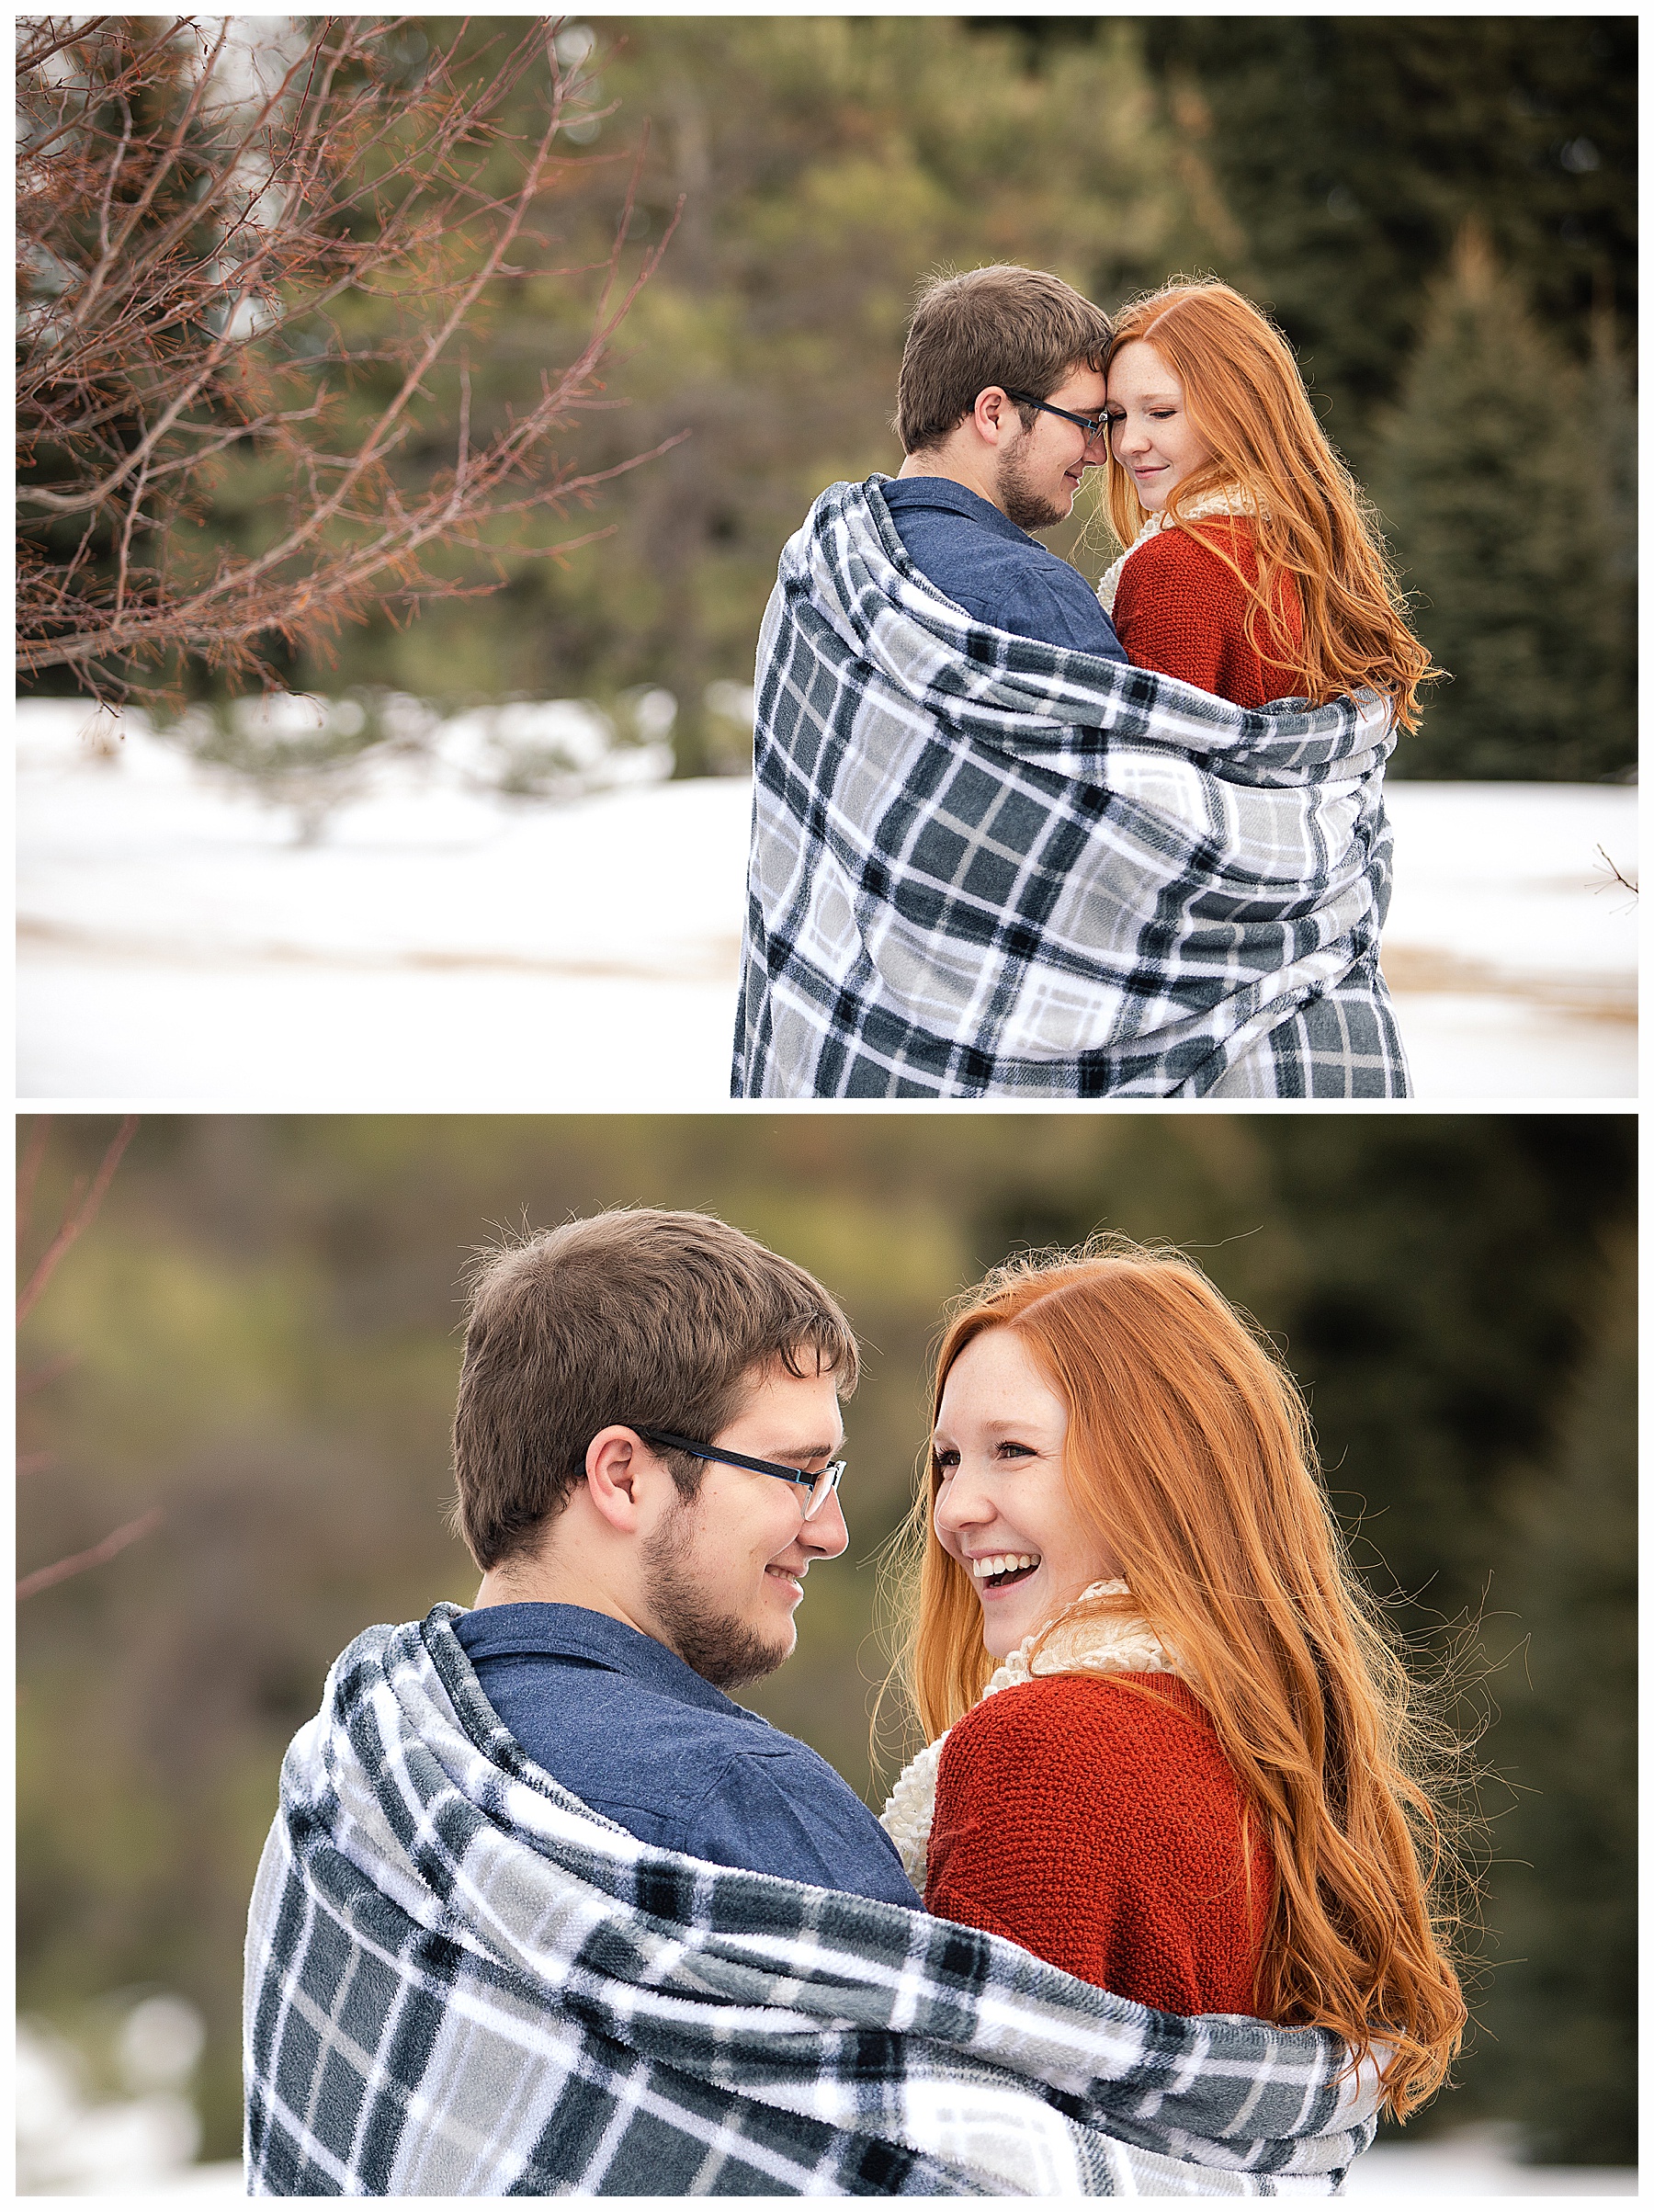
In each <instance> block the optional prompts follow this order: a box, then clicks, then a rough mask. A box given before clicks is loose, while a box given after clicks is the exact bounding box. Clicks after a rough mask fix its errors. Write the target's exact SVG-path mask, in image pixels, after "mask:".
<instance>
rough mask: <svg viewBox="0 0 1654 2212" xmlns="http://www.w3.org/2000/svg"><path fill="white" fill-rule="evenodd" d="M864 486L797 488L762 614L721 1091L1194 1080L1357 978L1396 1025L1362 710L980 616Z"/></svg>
mask: <svg viewBox="0 0 1654 2212" xmlns="http://www.w3.org/2000/svg"><path fill="white" fill-rule="evenodd" d="M880 482H882V479H880V478H878V477H877V476H875V477H870V478H869V479H868V480H867V482H866V483H865V484H849V483H841V484H834V485H833V487H832V488H831V490H829V491H827V492H824V493H822V494H821V498H820V499H818V500H817V502H816V504H815V505H814V507H813V508H812V509H811V511H810V516H809V519H808V520H807V521H806V523H805V525H804V527H803V528H802V529H800V530H799V532H798V534H797V535H796V536H795V537H794V538H793V539H791V540H790V541H789V542H788V544H787V548H786V550H785V551H784V553H783V554H782V558H781V570H780V575H779V578H778V580H777V582H776V589H775V592H774V594H773V595H772V596H771V599H770V603H769V607H768V609H767V611H766V613H765V620H764V629H763V633H762V635H761V638H760V641H759V647H758V670H757V709H756V729H755V732H754V782H753V841H752V856H751V862H750V866H749V869H748V896H747V915H746V927H745V938H744V944H743V947H742V993H741V1004H740V1007H739V1010H738V1013H737V1017H736V1031H735V1054H734V1069H733V1074H732V1078H731V1093H732V1095H734V1096H736V1097H749V1098H761V1097H793V1098H797V1097H822V1098H835V1097H836V1098H887V1097H889V1098H975V1097H988V1096H995V1097H998V1096H1056V1097H1079V1098H1088V1097H1104V1096H1108V1097H1156V1098H1160V1097H1198V1096H1201V1095H1205V1094H1206V1093H1207V1092H1209V1091H1211V1090H1213V1089H1214V1088H1215V1087H1216V1085H1217V1084H1218V1083H1219V1082H1220V1081H1221V1080H1222V1078H1223V1076H1224V1074H1225V1073H1226V1072H1227V1071H1228V1070H1229V1067H1230V1066H1231V1065H1233V1064H1234V1063H1236V1062H1237V1061H1240V1060H1241V1059H1242V1058H1243V1057H1244V1056H1245V1054H1246V1053H1247V1052H1248V1050H1249V1049H1250V1048H1251V1047H1252V1045H1253V1044H1254V1043H1255V1042H1256V1041H1257V1040H1258V1039H1259V1038H1263V1036H1265V1035H1266V1034H1267V1033H1268V1032H1269V1031H1270V1030H1271V1029H1273V1028H1274V1026H1275V1025H1276V1024H1277V1023H1280V1022H1283V1021H1285V1020H1286V1018H1287V1017H1288V1016H1289V1015H1291V1014H1292V1013H1293V1012H1294V1011H1295V1010H1296V1009H1297V1008H1298V1007H1300V1006H1303V1005H1305V1004H1308V1002H1309V1001H1311V1000H1312V999H1315V998H1317V997H1319V996H1323V995H1327V994H1331V993H1338V992H1339V991H1340V990H1341V989H1342V988H1343V987H1344V985H1345V983H1346V980H1351V979H1354V980H1352V981H1351V988H1352V989H1353V990H1354V992H1355V993H1357V994H1358V995H1360V996H1361V998H1362V999H1363V1002H1364V1004H1365V1003H1366V1002H1367V1001H1369V1000H1371V998H1372V995H1373V993H1377V994H1378V1003H1379V1004H1382V1005H1383V1007H1384V1013H1385V1024H1380V1025H1379V1026H1380V1027H1385V1025H1386V1024H1387V1025H1388V1028H1387V1034H1388V1037H1389V1038H1391V1039H1392V1040H1393V1039H1394V1022H1393V1019H1392V1018H1390V1017H1389V1015H1388V1001H1386V1000H1384V998H1383V993H1384V985H1383V982H1382V980H1381V979H1379V978H1378V976H1377V972H1376V960H1375V957H1374V956H1376V947H1377V942H1378V933H1379V929H1380V927H1381V926H1382V924H1383V921H1384V916H1385V913H1386V910H1387V908H1388V903H1389V861H1390V834H1389V830H1388V824H1387V822H1386V821H1385V815H1384V804H1383V779H1384V764H1385V761H1386V759H1387V758H1388V754H1389V752H1390V750H1391V748H1392V746H1393V744H1394V742H1395V741H1394V733H1393V731H1392V729H1391V726H1390V717H1389V711H1388V707H1387V706H1386V705H1385V703H1384V702H1383V701H1381V700H1379V699H1376V698H1373V697H1372V696H1371V695H1370V694H1363V695H1362V697H1361V698H1360V699H1359V700H1357V701H1350V700H1340V701H1338V702H1337V703H1336V704H1334V705H1332V706H1331V707H1324V708H1320V709H1304V708H1297V707H1295V706H1294V705H1293V704H1292V703H1291V702H1286V703H1284V704H1283V705H1282V706H1281V707H1280V708H1278V709H1272V710H1270V711H1267V712H1254V711H1252V710H1250V709H1244V708H1241V707H1234V706H1230V705H1229V703H1228V702H1227V701H1226V700H1223V699H1218V698H1212V697H1210V696H1209V695H1208V694H1207V693H1206V692H1203V691H1196V690H1195V689H1194V688H1193V686H1190V685H1187V684H1181V683H1178V682H1177V681H1176V680H1175V679H1173V678H1172V677H1170V676H1161V675H1153V674H1151V673H1150V671H1148V670H1146V669H1140V668H1132V667H1129V666H1127V665H1125V664H1121V663H1118V662H1113V661H1099V660H1093V659H1092V658H1091V657H1090V656H1089V655H1088V654H1084V653H1079V652H1067V651H1064V650H1063V649H1061V648H1060V647H1058V646H1052V645H1044V644H1041V643H1038V642H1037V641H1033V640H1030V639H1027V638H1016V637H1012V636H1011V635H1009V634H1008V633H1007V632H1004V631H1001V630H990V629H987V628H985V627H984V626H982V625H980V624H979V623H976V622H974V621H972V620H971V618H969V616H968V615H966V614H965V613H963V612H962V611H961V610H960V609H959V608H958V607H955V606H953V605H952V604H951V602H949V601H948V600H946V599H945V598H943V597H942V596H941V595H940V594H939V593H938V592H937V591H936V590H935V588H934V587H933V586H932V585H931V584H929V583H928V582H927V581H926V579H925V578H924V577H923V575H922V574H921V573H919V571H918V570H917V569H916V568H915V567H914V566H913V564H912V562H911V561H910V560H909V558H908V556H907V554H906V552H905V551H904V550H903V549H902V546H901V539H900V538H899V537H898V536H897V533H896V530H895V527H894V526H893V524H892V523H891V520H890V515H889V508H888V507H887V506H886V505H885V502H884V499H883V496H882V494H881V493H880V491H879V484H880ZM1389 1049H1390V1050H1391V1052H1392V1059H1393V1064H1392V1065H1391V1066H1390V1067H1389V1068H1388V1070H1387V1072H1386V1081H1387V1083H1388V1089H1387V1090H1386V1091H1384V1092H1383V1093H1382V1094H1380V1095H1387V1096H1396V1095H1401V1094H1403V1093H1404V1092H1405V1090H1406V1069H1405V1062H1404V1061H1402V1060H1401V1058H1400V1053H1399V1041H1396V1042H1393V1043H1392V1045H1391V1047H1390V1048H1389ZM1363 1095H1366V1094H1365V1092H1364V1093H1363Z"/></svg>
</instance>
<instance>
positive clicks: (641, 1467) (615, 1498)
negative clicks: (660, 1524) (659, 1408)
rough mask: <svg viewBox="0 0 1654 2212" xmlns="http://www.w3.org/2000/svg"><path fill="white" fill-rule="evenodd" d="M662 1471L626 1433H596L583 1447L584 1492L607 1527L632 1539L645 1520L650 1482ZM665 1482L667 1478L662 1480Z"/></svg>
mask: <svg viewBox="0 0 1654 2212" xmlns="http://www.w3.org/2000/svg"><path fill="white" fill-rule="evenodd" d="M663 1471H664V1470H663V1469H661V1467H660V1465H659V1462H658V1461H657V1460H655V1459H654V1458H653V1457H652V1456H651V1453H650V1452H649V1451H648V1450H647V1448H646V1447H645V1446H643V1445H642V1444H641V1443H640V1442H639V1440H638V1438H637V1436H636V1435H634V1434H633V1432H632V1431H631V1430H630V1429H624V1428H619V1427H611V1428H606V1429H599V1430H598V1432H597V1434H596V1435H595V1436H594V1437H593V1438H592V1441H591V1442H590V1444H588V1445H587V1446H586V1489H587V1492H589V1493H590V1496H591V1500H592V1503H593V1505H594V1506H595V1509H596V1511H597V1512H598V1513H599V1514H601V1515H602V1517H603V1519H604V1520H606V1522H607V1523H608V1525H609V1526H610V1527H611V1528H613V1529H616V1530H617V1531H618V1532H619V1533H620V1534H621V1535H623V1536H635V1535H636V1534H637V1532H638V1530H639V1529H640V1527H641V1526H642V1525H643V1522H644V1519H645V1517H646V1514H647V1509H648V1504H649V1500H648V1497H647V1496H646V1494H645V1493H646V1492H648V1491H650V1490H651V1489H652V1487H653V1484H652V1482H651V1480H650V1478H651V1476H652V1475H656V1474H660V1473H662V1472H663ZM666 1480H668V1481H670V1480H671V1477H670V1476H669V1475H668V1476H667V1477H666Z"/></svg>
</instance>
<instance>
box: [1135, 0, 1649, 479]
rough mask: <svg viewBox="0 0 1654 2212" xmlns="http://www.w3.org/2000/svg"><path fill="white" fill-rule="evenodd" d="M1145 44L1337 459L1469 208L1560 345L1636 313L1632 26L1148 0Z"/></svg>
mask: <svg viewBox="0 0 1654 2212" xmlns="http://www.w3.org/2000/svg"><path fill="white" fill-rule="evenodd" d="M1144 40H1145V50H1146V53H1147V56H1148V59H1149V62H1150V66H1151V67H1152V68H1153V69H1154V70H1155V71H1156V73H1157V75H1158V76H1159V79H1160V81H1161V85H1163V86H1164V88H1165V91H1166V93H1167V96H1168V101H1169V105H1170V107H1171V109H1172V112H1173V118H1174V119H1175V120H1176V121H1177V123H1178V125H1179V128H1180V130H1181V131H1182V133H1183V136H1184V143H1185V144H1186V146H1187V148H1188V150H1189V152H1190V153H1191V155H1192V156H1194V157H1195V158H1197V159H1198V160H1199V161H1200V162H1201V163H1202V164H1204V165H1205V166H1206V167H1207V169H1208V170H1209V172H1210V174H1211V176H1212V179H1213V183H1214V186H1215V187H1216V189H1217V191H1218V193H1219V194H1220V195H1221V198H1222V199H1223V201H1224V203H1225V205H1226V207H1227V209H1228V210H1229V215H1230V217H1231V219H1232V220H1233V221H1234V222H1235V224H1236V225H1237V226H1238V229H1239V232H1240V233H1241V244H1240V249H1239V251H1237V252H1236V253H1234V254H1233V255H1232V257H1231V259H1230V260H1229V263H1227V264H1226V265H1225V266H1223V267H1220V270H1219V273H1220V274H1221V275H1223V276H1226V277H1229V278H1230V280H1231V281H1232V282H1234V283H1236V284H1239V285H1240V286H1241V288H1242V289H1244V290H1249V291H1252V293H1253V294H1254V296H1256V297H1258V298H1261V299H1263V300H1265V301H1268V302H1269V303H1270V305H1271V311H1272V312H1274V314H1275V315H1276V316H1277V317H1278V318H1279V320H1280V322H1281V323H1282V326H1283V327H1284V329H1285V330H1286V334H1287V335H1288V336H1289V337H1290V338H1291V339H1292V341H1293V344H1294V345H1295V346H1297V348H1298V350H1299V353H1300V356H1301V357H1303V358H1304V360H1305V363H1306V367H1307V368H1308V370H1309V372H1310V373H1311V374H1312V376H1313V378H1314V380H1315V386H1316V389H1317V391H1319V392H1321V393H1323V394H1325V395H1326V400H1327V404H1328V429H1329V431H1330V434H1331V437H1332V438H1333V440H1334V441H1335V443H1336V444H1337V445H1338V446H1339V447H1340V448H1342V450H1343V451H1344V452H1345V453H1347V454H1348V456H1349V458H1350V459H1351V461H1352V463H1353V464H1354V467H1355V468H1356V469H1357V470H1358V471H1359V470H1362V469H1365V466H1366V464H1367V441H1368V435H1369V430H1370V425H1371V422H1372V417H1373V414H1374V411H1375V409H1376V408H1377V407H1379V406H1381V405H1383V404H1384V403H1386V402H1388V401H1390V400H1392V399H1393V398H1394V396H1395V393H1396V390H1397V386H1398V383H1399V378H1400V375H1401V370H1402V367H1403V364H1404V362H1405V360H1406V357H1407V355H1408V351H1409V348H1410V342H1411V337H1412V332H1413V328H1414V326H1415V323H1416V318H1417V312H1418V305H1419V296H1420V292H1421V290H1422V287H1423V285H1424V284H1425V282H1426V281H1427V280H1428V278H1430V277H1431V275H1432V274H1433V272H1434V271H1435V270H1436V269H1438V268H1439V267H1441V265H1442V263H1443V262H1444V259H1445V257H1446V255H1447V253H1448V251H1449V249H1450V247H1451V245H1452V243H1453V240H1454V237H1455V235H1456V233H1457V231H1458V230H1459V229H1460V227H1461V226H1462V225H1463V224H1464V223H1465V222H1466V221H1467V220H1470V219H1472V218H1474V219H1475V220H1477V221H1480V222H1481V223H1482V224H1483V225H1484V226H1485V227H1486V229H1487V231H1488V233H1489V235H1490V239H1491V241H1492V244H1493V246H1494V249H1495V251H1496V252H1497V253H1498V255H1500V257H1501V260H1502V261H1503V262H1504V263H1505V264H1506V265H1507V266H1508V267H1510V268H1512V270H1513V271H1514V272H1515V274H1516V276H1517V277H1518V278H1519V280H1520V281H1521V283H1522V285H1523V287H1524V290H1525V292H1526V294H1527V296H1528V298H1529V299H1530V300H1532V301H1533V302H1534V304H1535V308H1536V310H1537V311H1538V312H1539V313H1540V314H1541V315H1542V317H1543V318H1544V321H1545V323H1546V328H1547V329H1550V330H1554V331H1556V332H1557V333H1558V335H1560V337H1561V339H1562V341H1563V343H1564V345H1565V346H1566V347H1567V349H1568V351H1569V354H1570V355H1571V356H1572V357H1573V358H1574V359H1576V360H1579V361H1583V360H1584V359H1585V357H1586V356H1587V354H1588V353H1589V351H1590V330H1591V323H1592V318H1593V316H1595V315H1596V314H1598V313H1600V312H1602V311H1603V309H1604V308H1606V309H1607V310H1608V311H1609V312H1612V313H1613V314H1614V316H1615V317H1616V318H1618V319H1619V321H1620V322H1621V323H1622V325H1623V326H1624V327H1626V328H1629V327H1630V326H1631V324H1632V323H1633V320H1634V318H1635V315H1636V311H1637V23H1636V20H1635V18H1633V17H1614V16H1594V17H1587V16H1567V17H1561V16H1558V17H1532V16H1528V17H1524V16H1417V15H1403V16H1325V15H1309V16H1159V17H1152V18H1150V20H1149V21H1148V22H1147V23H1146V24H1145V25H1144Z"/></svg>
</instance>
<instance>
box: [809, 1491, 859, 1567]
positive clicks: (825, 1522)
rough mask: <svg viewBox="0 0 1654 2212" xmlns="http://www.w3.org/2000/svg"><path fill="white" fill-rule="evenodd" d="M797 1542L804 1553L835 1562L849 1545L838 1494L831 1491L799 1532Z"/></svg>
mask: <svg viewBox="0 0 1654 2212" xmlns="http://www.w3.org/2000/svg"><path fill="white" fill-rule="evenodd" d="M799 1543H800V1544H802V1545H803V1547H804V1548H805V1550H806V1551H813V1552H814V1553H815V1554H816V1556H817V1557H818V1558H819V1559H823V1560H836V1559H837V1557H838V1555H839V1553H840V1552H841V1551H844V1550H847V1549H848V1548H849V1544H850V1529H849V1525H848V1523H847V1522H846V1521H845V1519H844V1507H843V1506H842V1505H841V1504H840V1503H839V1494H838V1492H837V1491H836V1490H835V1491H833V1492H832V1494H831V1495H830V1496H829V1497H828V1499H827V1502H826V1503H825V1504H824V1505H822V1506H821V1510H820V1511H819V1512H817V1513H815V1514H811V1515H810V1519H809V1520H808V1521H806V1522H804V1523H803V1525H802V1526H800V1528H799Z"/></svg>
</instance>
